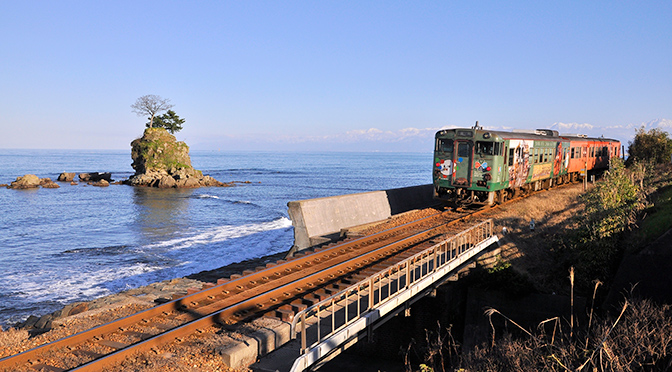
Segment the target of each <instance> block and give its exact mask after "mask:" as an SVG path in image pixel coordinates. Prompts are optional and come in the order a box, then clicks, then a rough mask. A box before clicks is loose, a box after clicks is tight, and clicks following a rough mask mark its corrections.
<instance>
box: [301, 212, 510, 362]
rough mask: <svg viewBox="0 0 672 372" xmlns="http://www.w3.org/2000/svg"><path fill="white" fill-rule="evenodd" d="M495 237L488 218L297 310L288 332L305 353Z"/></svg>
mask: <svg viewBox="0 0 672 372" xmlns="http://www.w3.org/2000/svg"><path fill="white" fill-rule="evenodd" d="M496 240H497V237H496V236H495V235H493V222H492V220H486V221H484V222H482V223H479V224H478V225H475V226H473V227H471V228H469V229H468V230H465V231H463V232H461V233H459V234H456V235H454V236H451V237H450V238H448V239H446V240H445V241H442V242H440V243H438V244H435V245H433V246H432V247H430V248H428V249H425V250H424V251H422V252H419V253H417V254H415V255H413V256H411V257H408V258H406V259H404V260H403V261H400V262H398V263H396V264H394V265H392V266H389V267H387V268H385V269H382V270H380V271H379V272H377V273H375V274H373V275H372V276H370V277H368V278H366V279H364V280H361V281H359V282H358V283H356V284H353V285H351V286H350V287H348V288H346V289H345V290H343V291H341V292H339V293H337V294H334V295H333V296H331V297H329V298H326V299H324V300H323V301H321V302H319V303H317V304H315V305H313V306H311V307H309V308H306V309H305V310H303V311H300V312H299V313H297V314H296V316H295V317H294V320H293V321H292V325H291V333H290V335H291V336H292V338H295V337H296V335H297V334H300V337H301V349H300V351H301V355H305V354H306V353H307V352H308V351H309V350H312V349H315V348H316V347H317V346H318V345H320V344H321V343H323V342H324V341H325V340H327V339H328V338H330V337H331V336H333V335H334V334H336V333H339V332H340V331H342V330H344V329H345V328H347V327H349V326H350V325H352V324H353V323H355V322H357V321H359V320H361V319H362V318H363V317H364V316H365V315H366V314H367V313H370V312H372V311H375V310H376V309H379V308H381V307H382V306H384V305H385V304H386V303H388V302H391V301H393V300H394V299H395V297H398V295H400V294H402V293H403V292H409V289H413V287H415V285H416V284H417V283H419V282H421V281H423V280H424V279H431V282H434V281H436V280H438V279H440V278H428V277H430V276H432V275H435V274H437V273H439V272H440V274H441V277H443V276H445V274H446V273H448V272H449V271H450V270H453V269H454V268H455V267H456V265H454V264H455V263H456V262H457V261H462V262H464V261H466V260H467V259H469V258H471V257H473V255H475V254H476V253H478V252H474V251H480V250H481V249H483V248H485V247H486V246H489V245H490V244H492V242H495V241H496ZM484 243H487V244H484ZM475 248H476V249H475ZM468 253H471V254H468ZM467 256H468V257H467ZM461 259H463V260H461ZM462 262H460V264H461V263H462ZM448 266H451V267H448ZM446 269H448V270H446ZM410 292H412V291H410ZM414 294H417V292H415V293H414ZM414 294H413V295H414ZM398 305H399V304H395V307H396V306H398ZM367 325H368V323H367ZM297 328H298V329H297ZM332 344H333V342H332ZM322 354H323V353H322ZM297 362H298V360H297ZM308 365H310V364H308Z"/></svg>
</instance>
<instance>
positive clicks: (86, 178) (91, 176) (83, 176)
mask: <svg viewBox="0 0 672 372" xmlns="http://www.w3.org/2000/svg"><path fill="white" fill-rule="evenodd" d="M79 180H80V181H82V182H99V181H102V180H105V181H107V182H108V183H109V182H112V174H111V173H110V172H104V173H101V172H91V173H80V174H79Z"/></svg>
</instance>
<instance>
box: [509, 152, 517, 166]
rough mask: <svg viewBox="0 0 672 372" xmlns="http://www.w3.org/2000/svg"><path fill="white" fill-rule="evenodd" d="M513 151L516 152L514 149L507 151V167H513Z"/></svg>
mask: <svg viewBox="0 0 672 372" xmlns="http://www.w3.org/2000/svg"><path fill="white" fill-rule="evenodd" d="M515 150H516V149H509V166H512V165H513V152H514V151H515Z"/></svg>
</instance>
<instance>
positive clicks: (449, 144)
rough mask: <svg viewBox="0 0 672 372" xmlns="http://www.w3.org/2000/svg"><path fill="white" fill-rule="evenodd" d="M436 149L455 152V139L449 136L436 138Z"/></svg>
mask: <svg viewBox="0 0 672 372" xmlns="http://www.w3.org/2000/svg"><path fill="white" fill-rule="evenodd" d="M436 151H438V152H447V153H452V152H453V140H452V139H447V138H439V139H437V140H436Z"/></svg>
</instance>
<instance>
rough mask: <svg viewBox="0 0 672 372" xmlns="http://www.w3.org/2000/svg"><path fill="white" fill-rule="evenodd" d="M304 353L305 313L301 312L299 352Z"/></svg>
mask: <svg viewBox="0 0 672 372" xmlns="http://www.w3.org/2000/svg"><path fill="white" fill-rule="evenodd" d="M305 353H306V313H305V312H303V313H301V354H302V355H303V354H305Z"/></svg>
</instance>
